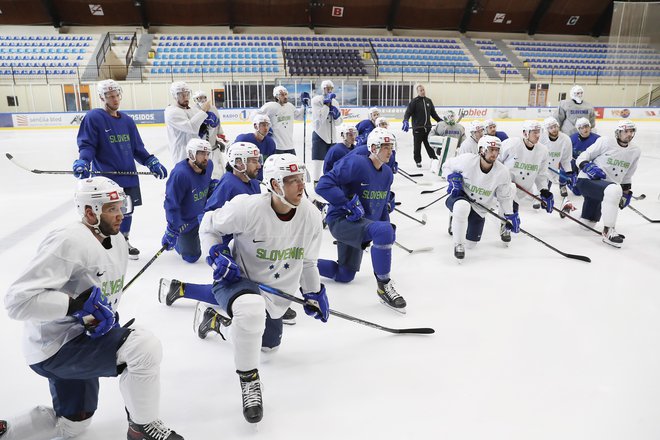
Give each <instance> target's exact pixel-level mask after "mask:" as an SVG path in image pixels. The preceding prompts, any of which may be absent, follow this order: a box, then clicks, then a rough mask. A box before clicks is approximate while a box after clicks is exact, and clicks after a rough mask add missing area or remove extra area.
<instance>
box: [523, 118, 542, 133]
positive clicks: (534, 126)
mask: <svg viewBox="0 0 660 440" xmlns="http://www.w3.org/2000/svg"><path fill="white" fill-rule="evenodd" d="M522 129H523V132H525V133H529V132H530V131H533V130H539V131H540V130H541V123H540V122H539V121H535V120H533V119H528V120H526V121H525V122H523V124H522Z"/></svg>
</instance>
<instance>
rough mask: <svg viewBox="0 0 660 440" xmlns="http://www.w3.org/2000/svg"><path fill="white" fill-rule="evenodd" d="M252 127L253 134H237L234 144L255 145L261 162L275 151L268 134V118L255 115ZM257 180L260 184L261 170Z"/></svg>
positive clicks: (271, 138)
mask: <svg viewBox="0 0 660 440" xmlns="http://www.w3.org/2000/svg"><path fill="white" fill-rule="evenodd" d="M252 126H253V127H254V132H252V133H241V134H239V135H238V136H236V140H235V142H247V143H250V144H254V145H256V146H257V147H258V148H259V151H261V155H262V157H263V160H266V159H268V157H269V156H270V155H271V154H275V153H276V149H277V145H276V144H275V140H274V137H273V136H272V135H271V134H270V132H269V130H270V118H268V116H267V115H262V114H261V113H257V114H255V115H254V116H253V117H252ZM257 179H258V180H259V181H260V182H261V180H262V179H263V171H262V170H261V169H259V174H258V175H257Z"/></svg>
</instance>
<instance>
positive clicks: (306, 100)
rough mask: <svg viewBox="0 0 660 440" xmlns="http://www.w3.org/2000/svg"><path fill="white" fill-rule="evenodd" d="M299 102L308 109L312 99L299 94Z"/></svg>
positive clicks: (305, 93)
mask: <svg viewBox="0 0 660 440" xmlns="http://www.w3.org/2000/svg"><path fill="white" fill-rule="evenodd" d="M300 102H302V105H304V106H305V107H309V104H310V103H311V102H312V99H311V98H310V97H309V93H307V92H302V93H301V94H300Z"/></svg>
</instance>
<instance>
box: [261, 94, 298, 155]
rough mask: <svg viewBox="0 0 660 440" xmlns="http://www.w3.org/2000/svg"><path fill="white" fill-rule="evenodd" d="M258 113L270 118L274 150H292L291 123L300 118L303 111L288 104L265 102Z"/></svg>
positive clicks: (293, 144) (294, 146) (293, 145)
mask: <svg viewBox="0 0 660 440" xmlns="http://www.w3.org/2000/svg"><path fill="white" fill-rule="evenodd" d="M258 112H259V113H261V114H264V115H266V116H268V117H269V118H270V126H271V127H272V128H273V139H274V140H275V146H276V148H277V149H278V150H294V149H295V148H296V145H295V143H294V141H293V123H294V121H295V120H296V119H301V118H302V115H303V109H301V108H299V109H297V108H296V107H295V106H294V105H293V104H291V103H290V102H287V103H286V104H284V105H281V104H280V103H279V102H267V103H266V104H264V105H262V106H261V108H260V109H259V110H258Z"/></svg>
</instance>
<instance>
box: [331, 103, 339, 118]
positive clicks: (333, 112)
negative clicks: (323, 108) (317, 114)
mask: <svg viewBox="0 0 660 440" xmlns="http://www.w3.org/2000/svg"><path fill="white" fill-rule="evenodd" d="M330 116H332V119H339V117H340V116H341V113H340V112H339V109H338V108H337V107H335V106H334V105H331V106H330Z"/></svg>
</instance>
